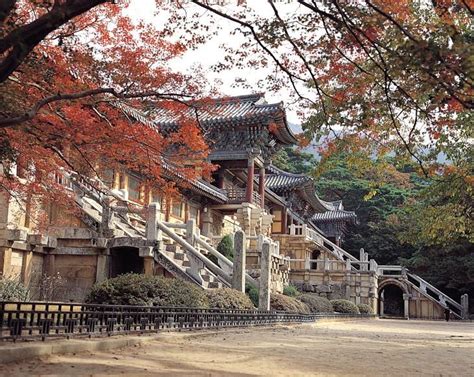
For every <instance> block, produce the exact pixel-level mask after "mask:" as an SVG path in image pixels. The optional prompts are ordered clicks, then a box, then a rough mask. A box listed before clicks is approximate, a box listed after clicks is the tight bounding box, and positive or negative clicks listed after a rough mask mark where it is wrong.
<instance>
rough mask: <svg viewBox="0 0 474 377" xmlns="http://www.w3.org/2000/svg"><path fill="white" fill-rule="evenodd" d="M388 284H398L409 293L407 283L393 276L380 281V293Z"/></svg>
mask: <svg viewBox="0 0 474 377" xmlns="http://www.w3.org/2000/svg"><path fill="white" fill-rule="evenodd" d="M387 285H396V286H397V287H398V288H400V289H401V290H402V291H403V293H404V294H408V287H407V285H406V284H405V283H403V282H401V281H400V280H398V279H393V278H390V279H384V280H382V281H381V282H380V283H379V288H378V291H379V294H380V292H382V290H383V289H384V288H385V286H387Z"/></svg>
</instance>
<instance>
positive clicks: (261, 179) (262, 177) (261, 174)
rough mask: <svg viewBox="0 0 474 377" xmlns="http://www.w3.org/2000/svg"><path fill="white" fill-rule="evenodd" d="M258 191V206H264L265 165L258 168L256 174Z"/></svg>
mask: <svg viewBox="0 0 474 377" xmlns="http://www.w3.org/2000/svg"><path fill="white" fill-rule="evenodd" d="M258 191H259V192H258V193H259V195H260V207H262V208H265V167H264V166H262V167H261V168H260V172H259V175H258Z"/></svg>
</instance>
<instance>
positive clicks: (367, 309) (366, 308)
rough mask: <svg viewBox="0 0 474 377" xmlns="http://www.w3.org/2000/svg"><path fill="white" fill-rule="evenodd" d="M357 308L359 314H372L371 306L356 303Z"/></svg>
mask: <svg viewBox="0 0 474 377" xmlns="http://www.w3.org/2000/svg"><path fill="white" fill-rule="evenodd" d="M357 308H358V309H359V312H360V313H361V314H372V308H371V307H370V306H369V305H367V304H358V305H357Z"/></svg>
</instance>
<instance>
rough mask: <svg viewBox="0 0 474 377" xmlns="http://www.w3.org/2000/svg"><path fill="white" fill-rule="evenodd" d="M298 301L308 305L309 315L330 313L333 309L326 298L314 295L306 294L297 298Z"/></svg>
mask: <svg viewBox="0 0 474 377" xmlns="http://www.w3.org/2000/svg"><path fill="white" fill-rule="evenodd" d="M299 299H300V300H301V301H302V302H304V303H305V304H306V305H308V307H309V310H310V311H311V313H332V312H334V309H333V307H332V304H331V301H329V300H328V299H327V298H326V297H320V296H318V295H315V294H311V293H307V294H304V295H302V296H300V297H299Z"/></svg>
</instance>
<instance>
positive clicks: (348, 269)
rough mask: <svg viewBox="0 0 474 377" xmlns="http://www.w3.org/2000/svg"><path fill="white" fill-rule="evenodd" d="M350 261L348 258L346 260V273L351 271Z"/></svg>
mask: <svg viewBox="0 0 474 377" xmlns="http://www.w3.org/2000/svg"><path fill="white" fill-rule="evenodd" d="M351 267H352V264H351V260H350V259H349V258H347V259H346V271H351Z"/></svg>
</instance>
